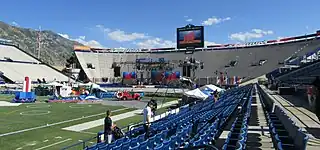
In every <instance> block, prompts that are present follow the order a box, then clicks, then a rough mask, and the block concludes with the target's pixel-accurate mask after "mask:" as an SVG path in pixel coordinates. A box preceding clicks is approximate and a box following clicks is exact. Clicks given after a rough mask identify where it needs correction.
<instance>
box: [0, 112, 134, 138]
mask: <svg viewBox="0 0 320 150" xmlns="http://www.w3.org/2000/svg"><path fill="white" fill-rule="evenodd" d="M126 109H129V108H122V109H116V110H113V111H111V112H118V111H122V110H126ZM104 114H105V113H99V114H95V115H90V116H83V117H80V118H76V119H71V120H65V121H61V122H56V123H52V124H47V125H43V126H38V127H33V128H28V129H23V130H18V131H13V132H8V133H4V134H0V137H4V136H8V135H13V134H18V133H22V132H27V131H32V130H36V129H42V128H46V127H51V126H55V125H59V124H63V123H68V122H73V121H78V120H82V119H86V118H91V117H96V116H101V115H104Z"/></svg>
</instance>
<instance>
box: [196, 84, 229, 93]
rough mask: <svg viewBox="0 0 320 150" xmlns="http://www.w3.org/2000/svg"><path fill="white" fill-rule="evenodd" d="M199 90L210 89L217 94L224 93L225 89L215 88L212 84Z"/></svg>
mask: <svg viewBox="0 0 320 150" xmlns="http://www.w3.org/2000/svg"><path fill="white" fill-rule="evenodd" d="M201 88H209V89H211V90H213V91H218V92H221V91H225V89H222V88H219V87H217V86H215V85H213V84H209V85H205V86H203V87H201Z"/></svg>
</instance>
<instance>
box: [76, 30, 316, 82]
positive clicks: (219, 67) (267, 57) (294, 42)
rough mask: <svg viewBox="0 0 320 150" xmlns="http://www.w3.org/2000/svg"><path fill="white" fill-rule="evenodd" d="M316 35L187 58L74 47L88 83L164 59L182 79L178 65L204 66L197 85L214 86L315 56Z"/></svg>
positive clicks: (176, 52)
mask: <svg viewBox="0 0 320 150" xmlns="http://www.w3.org/2000/svg"><path fill="white" fill-rule="evenodd" d="M319 35H320V34H319V32H317V33H314V34H308V35H304V36H297V37H291V38H284V39H279V40H269V41H262V42H252V43H246V44H224V45H213V46H207V47H206V48H199V49H195V51H194V52H193V54H186V52H187V50H186V49H175V48H159V49H98V48H90V47H86V46H75V47H74V51H75V54H76V56H77V59H78V61H79V62H80V64H81V67H82V68H81V69H82V71H83V73H85V75H86V77H87V78H88V79H89V80H90V81H95V82H108V80H109V81H111V80H112V81H114V80H113V79H114V78H115V74H114V73H115V72H114V69H113V68H112V65H113V64H114V63H115V64H118V65H119V66H120V73H121V74H122V72H132V71H133V72H135V71H137V68H136V66H135V65H133V64H134V62H136V59H141V58H152V59H153V60H157V59H159V58H164V59H165V60H167V61H169V62H172V64H173V65H174V67H173V68H174V70H173V71H179V72H181V75H183V73H182V72H183V69H182V67H179V65H178V63H177V62H179V61H181V60H185V59H186V58H190V57H193V58H195V59H197V60H201V61H202V62H203V64H204V68H203V69H198V70H196V71H195V76H196V77H197V79H200V80H198V81H199V82H200V84H207V83H213V84H215V83H216V79H217V72H220V73H221V72H223V73H224V74H225V75H226V76H229V77H234V76H237V77H239V78H241V79H244V80H250V79H253V78H256V77H259V76H262V75H265V74H267V73H268V72H271V71H272V70H274V69H276V68H279V67H284V66H285V65H286V63H288V62H289V61H292V60H294V59H295V58H299V57H303V56H306V55H307V54H309V53H315V52H316V51H318V49H317V48H319V47H320V39H319ZM218 74H219V73H218ZM138 76H139V75H138ZM144 77H146V78H149V77H150V74H148V73H146V72H145V75H144Z"/></svg>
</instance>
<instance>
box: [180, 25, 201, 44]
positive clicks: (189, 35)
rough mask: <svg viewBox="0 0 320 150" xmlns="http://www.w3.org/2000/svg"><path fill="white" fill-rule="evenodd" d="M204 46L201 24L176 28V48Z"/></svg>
mask: <svg viewBox="0 0 320 150" xmlns="http://www.w3.org/2000/svg"><path fill="white" fill-rule="evenodd" d="M187 47H192V48H198V47H204V37H203V26H192V27H183V28H178V29H177V48H178V49H182V48H187Z"/></svg>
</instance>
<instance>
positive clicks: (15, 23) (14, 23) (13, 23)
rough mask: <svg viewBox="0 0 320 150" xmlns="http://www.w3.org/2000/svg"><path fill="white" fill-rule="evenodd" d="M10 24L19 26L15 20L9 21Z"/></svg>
mask: <svg viewBox="0 0 320 150" xmlns="http://www.w3.org/2000/svg"><path fill="white" fill-rule="evenodd" d="M11 25H13V26H16V27H19V24H18V23H17V22H15V21H13V22H11Z"/></svg>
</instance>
